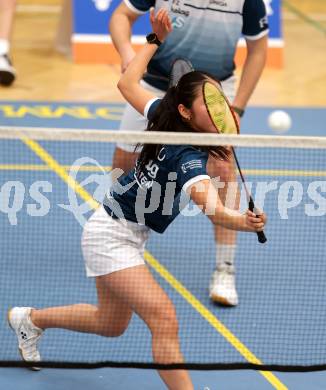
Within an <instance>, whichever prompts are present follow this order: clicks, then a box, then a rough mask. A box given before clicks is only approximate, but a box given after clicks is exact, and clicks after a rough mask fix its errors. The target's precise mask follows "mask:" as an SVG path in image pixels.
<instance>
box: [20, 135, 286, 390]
mask: <svg viewBox="0 0 326 390" xmlns="http://www.w3.org/2000/svg"><path fill="white" fill-rule="evenodd" d="M22 141H23V142H24V143H25V145H27V146H28V147H29V148H30V149H31V150H32V151H33V152H34V153H35V154H36V155H37V156H38V157H39V158H40V159H42V160H43V161H44V162H45V163H46V164H47V165H48V166H49V168H51V170H53V171H54V172H55V173H56V174H57V175H58V176H59V177H60V178H61V179H62V180H63V181H64V182H66V184H67V185H68V186H70V187H71V188H72V189H73V190H74V191H75V192H76V193H77V194H78V195H79V196H80V197H81V198H82V199H83V200H84V201H86V202H87V203H88V204H89V205H90V206H91V207H92V208H93V209H96V208H97V207H98V205H99V204H98V203H97V202H96V201H95V200H94V199H93V198H92V197H91V195H90V194H89V193H88V192H87V191H86V190H85V189H84V188H83V187H81V186H80V185H79V183H77V182H76V181H75V180H74V179H72V178H71V177H70V176H69V175H68V174H67V172H66V170H65V169H64V168H63V167H62V166H61V165H60V164H59V163H58V162H57V161H56V160H55V159H54V158H53V157H52V156H51V155H50V154H49V153H48V152H47V151H46V150H45V149H43V148H42V146H40V145H39V144H38V143H37V142H36V141H33V140H31V139H28V138H22ZM145 259H146V261H147V262H148V263H149V264H150V265H151V267H153V268H154V269H155V271H156V272H158V273H159V275H161V276H162V277H163V278H164V279H165V280H166V281H167V282H168V283H169V284H170V285H171V286H172V287H173V288H174V289H175V290H176V291H177V292H178V293H179V294H180V295H181V296H182V297H183V298H184V299H185V300H186V301H187V302H188V303H189V304H190V305H191V306H192V307H193V308H194V309H195V310H196V311H197V312H198V313H199V314H200V315H201V316H202V317H203V318H204V319H205V320H206V321H207V322H208V323H209V324H210V325H212V326H213V328H214V329H216V330H217V331H218V332H219V333H220V334H221V335H222V336H223V337H224V338H225V339H226V340H227V341H228V342H229V343H230V344H231V345H232V346H233V347H234V348H235V349H236V350H237V351H238V352H239V353H240V354H241V355H242V356H243V357H244V358H245V359H246V360H247V361H248V362H250V363H254V364H263V363H262V361H261V360H259V359H258V358H257V357H256V356H255V355H254V354H253V353H252V352H251V351H250V350H249V349H248V348H247V347H246V346H245V345H244V344H243V343H242V342H241V341H240V340H239V339H238V338H237V337H236V336H235V335H234V334H233V333H232V332H231V331H230V330H229V329H228V328H227V327H226V326H224V325H223V324H222V322H220V321H219V320H218V319H217V318H216V316H215V315H214V314H213V313H211V312H210V311H209V310H208V309H207V308H206V307H205V306H204V305H203V304H202V303H201V302H200V301H199V300H198V299H197V298H196V297H195V296H194V295H192V294H191V292H190V291H189V290H187V289H186V288H185V287H184V286H183V284H181V283H180V282H179V281H178V280H177V279H176V278H175V277H174V276H173V275H172V274H171V273H170V272H169V271H168V270H167V269H166V268H165V267H164V266H163V265H162V264H160V263H159V262H158V260H156V259H155V258H154V257H153V256H152V255H151V254H150V253H149V252H148V251H146V253H145ZM259 372H260V373H261V375H263V376H264V377H265V379H266V380H267V381H268V382H269V383H271V384H272V385H273V387H274V388H275V389H277V390H287V387H286V386H285V385H284V384H283V383H282V382H281V381H280V380H279V379H278V378H277V377H276V376H275V375H274V374H273V373H271V372H268V371H259Z"/></svg>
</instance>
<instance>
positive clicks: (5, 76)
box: [0, 54, 16, 87]
mask: <svg viewBox="0 0 326 390" xmlns="http://www.w3.org/2000/svg"><path fill="white" fill-rule="evenodd" d="M15 78H16V70H15V68H14V67H13V66H12V63H11V61H10V58H9V57H8V55H7V54H4V55H0V84H1V85H4V86H6V87H9V86H10V85H11V84H12V83H13V82H14V80H15Z"/></svg>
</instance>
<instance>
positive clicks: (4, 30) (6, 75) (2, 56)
mask: <svg viewBox="0 0 326 390" xmlns="http://www.w3.org/2000/svg"><path fill="white" fill-rule="evenodd" d="M15 7H16V1H15V0H1V1H0V84H2V85H6V86H9V85H10V84H11V83H12V82H13V81H14V79H15V74H16V71H15V69H14V68H13V66H12V64H11V62H10V59H9V50H10V39H11V31H12V26H13V20H14V13H15Z"/></svg>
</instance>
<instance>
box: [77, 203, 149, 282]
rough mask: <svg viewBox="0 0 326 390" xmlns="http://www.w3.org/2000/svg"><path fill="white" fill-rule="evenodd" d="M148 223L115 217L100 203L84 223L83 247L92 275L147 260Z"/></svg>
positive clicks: (88, 273)
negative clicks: (145, 254)
mask: <svg viewBox="0 0 326 390" xmlns="http://www.w3.org/2000/svg"><path fill="white" fill-rule="evenodd" d="M149 230H150V229H149V228H148V227H147V226H143V225H138V224H137V223H134V222H129V221H126V220H119V219H113V218H112V217H110V216H109V215H108V213H107V212H106V211H105V210H104V208H103V206H100V207H99V208H98V209H97V210H96V211H95V212H94V214H93V215H92V216H91V217H90V219H89V220H88V221H87V222H86V224H85V226H84V231H83V234H82V241H81V245H82V251H83V255H84V260H85V266H86V274H87V276H88V277H94V276H101V275H107V274H110V273H112V272H116V271H121V270H123V269H126V268H130V267H135V266H137V265H141V264H145V261H144V250H145V244H146V240H147V238H148V235H149Z"/></svg>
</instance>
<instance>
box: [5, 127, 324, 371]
mask: <svg viewBox="0 0 326 390" xmlns="http://www.w3.org/2000/svg"><path fill="white" fill-rule="evenodd" d="M117 141H119V142H126V141H128V142H129V143H132V144H137V143H138V142H146V143H162V144H172V145H173V144H177V145H210V144H214V145H218V144H221V145H233V146H234V147H236V150H237V155H238V158H239V160H240V164H241V168H242V170H243V173H244V175H245V177H246V181H247V184H248V187H249V188H250V189H251V192H252V195H253V198H254V200H255V203H256V204H257V205H258V206H259V207H261V208H263V209H264V211H265V212H266V214H267V216H268V224H267V226H266V230H265V232H266V235H267V238H268V242H267V243H266V244H264V245H261V244H258V243H257V238H256V236H255V235H254V234H250V233H239V234H238V238H237V247H236V254H235V267H236V286H237V291H238V295H239V304H238V306H236V307H234V308H226V307H223V306H219V305H216V304H214V303H213V302H212V301H211V300H210V299H209V296H208V288H209V282H210V278H211V275H212V272H213V270H214V268H215V266H216V244H215V241H214V235H213V229H212V224H211V222H210V221H209V219H208V218H207V217H205V216H204V215H203V214H202V213H200V212H199V210H197V209H196V207H194V206H193V205H191V204H190V205H189V206H188V207H187V208H186V212H184V213H182V215H180V216H178V217H177V218H176V220H175V221H174V222H173V223H172V224H171V225H170V226H169V228H168V229H167V230H166V232H164V234H163V235H161V234H158V233H155V232H153V233H151V235H150V238H149V240H148V242H147V244H146V252H145V260H146V263H147V264H148V268H149V269H150V272H151V273H152V275H153V276H154V278H155V279H156V280H157V282H158V283H159V284H160V285H161V286H162V287H163V289H164V290H165V291H166V293H167V294H168V296H169V297H170V299H171V301H172V302H173V304H174V306H175V308H176V313H177V318H178V322H179V335H180V344H181V350H182V353H183V356H184V364H185V366H186V367H197V368H207V367H209V368H220V367H222V368H228V367H229V368H234V367H237V368H241V367H251V368H259V369H269V368H271V367H273V368H275V369H285V370H287V369H294V370H297V369H298V370H299V369H316V368H324V369H325V365H326V355H325V351H326V331H325V320H326V318H325V310H324V306H325V301H326V290H325V282H326V280H325V279H326V263H325V255H326V246H325V234H326V223H325V220H326V219H325V216H326V199H325V198H326V179H325V178H326V170H325V167H326V153H325V151H326V139H325V138H309V137H284V136H283V137H267V136H260V137H259V136H228V135H225V136H222V135H221V136H218V137H216V136H215V135H210V134H207V135H203V134H201V135H198V134H170V133H169V134H164V133H163V134H156V133H154V134H150V133H144V132H142V133H135V132H115V131H96V130H88V131H86V130H79V131H76V130H69V129H28V128H1V129H0V145H1V153H0V159H1V161H0V170H1V182H0V196H1V199H0V219H1V223H0V237H1V246H0V259H1V265H2V272H1V273H0V285H1V291H2V293H1V294H0V302H1V307H2V308H3V311H5V310H7V309H9V308H10V307H14V306H23V307H26V306H27V307H35V308H38V309H40V308H47V307H53V306H64V305H71V304H75V303H85V304H89V305H93V306H92V310H94V311H93V312H92V311H87V313H88V315H89V316H90V317H89V318H86V317H85V316H84V317H83V316H81V317H80V319H79V321H80V322H81V323H82V322H83V321H84V322H85V324H87V323H88V322H89V321H90V320H92V318H93V319H94V316H96V314H95V310H96V305H97V295H96V288H95V282H94V279H93V278H86V276H85V267H84V261H83V256H82V251H81V245H80V241H81V234H82V230H83V226H84V224H85V222H86V221H87V220H88V218H89V217H90V216H91V215H92V213H93V211H94V209H96V208H97V207H98V205H99V204H101V202H103V199H104V196H105V194H106V192H107V190H108V188H109V187H110V185H111V183H112V180H114V173H113V172H112V168H111V167H112V159H113V153H114V147H115V144H114V143H115V142H117ZM239 186H240V189H241V185H240V183H239ZM233 193H234V190H233V192H232V190H231V189H230V191H229V196H230V197H229V198H227V199H228V201H230V202H231V200H230V199H231V198H232V194H233ZM240 198H241V200H240V209H241V210H242V211H244V210H245V209H246V207H247V204H246V196H245V192H244V191H243V190H242V191H241V197H240ZM122 250H123V248H122ZM129 283H133V280H131V281H129ZM134 283H135V285H137V280H134ZM138 285H139V283H138ZM125 289H128V285H126V286H125ZM142 290H143V291H142V293H143V294H144V293H145V291H147V288H146V286H143V289H142ZM148 298H149V297H147V299H148ZM108 299H110V294H109V295H108ZM151 299H152V300H155V297H151ZM122 312H123V307H122V306H121V313H122ZM85 313H86V312H85ZM124 313H125V312H124ZM92 316H93V317H92ZM119 316H120V311H119V310H116V312H115V313H114V318H113V319H112V318H110V316H108V318H105V322H104V324H103V327H105V326H108V328H106V329H107V333H110V332H109V328H110V326H109V325H108V324H109V323H110V321H118V322H119V319H120V317H119ZM121 316H122V314H121ZM91 317H92V318H91ZM2 318H3V320H2V323H1V326H0V336H1V340H2V348H1V352H0V354H1V356H0V365H12V366H14V365H20V364H22V363H21V361H20V356H19V354H18V352H17V342H16V339H15V335H14V334H13V332H12V331H11V330H10V328H9V327H8V326H7V324H6V322H5V319H4V318H5V316H3V317H2ZM85 327H86V325H85ZM101 331H103V329H102V330H101ZM120 333H121V332H120ZM110 335H111V336H116V337H105V336H99V335H96V334H89V333H81V332H69V331H67V330H64V329H57V328H53V329H52V328H51V329H47V330H46V331H45V333H44V334H43V336H42V339H41V341H40V344H39V349H40V353H41V356H42V362H43V363H41V364H40V365H42V364H43V365H49V366H60V365H68V366H69V365H72V366H74V365H75V366H84V365H86V366H87V365H91V366H92V365H93V366H94V365H95V366H96V365H97V366H99V365H113V366H114V365H128V366H139V365H141V366H145V367H146V366H148V367H151V366H153V364H154V366H155V364H156V363H157V362H155V361H154V360H153V357H152V352H151V333H150V331H149V329H148V328H147V326H146V325H145V324H144V322H143V321H142V320H141V319H140V318H139V316H137V315H136V314H134V315H133V316H132V319H131V322H130V324H129V326H128V328H127V329H126V330H125V332H123V334H121V335H120V334H119V332H117V334H112V330H111V334H110ZM106 336H109V335H108V334H107V335H106ZM117 336H119V337H117ZM159 363H160V362H159ZM163 363H165V362H163ZM172 363H174V362H172ZM176 363H179V362H176Z"/></svg>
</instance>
